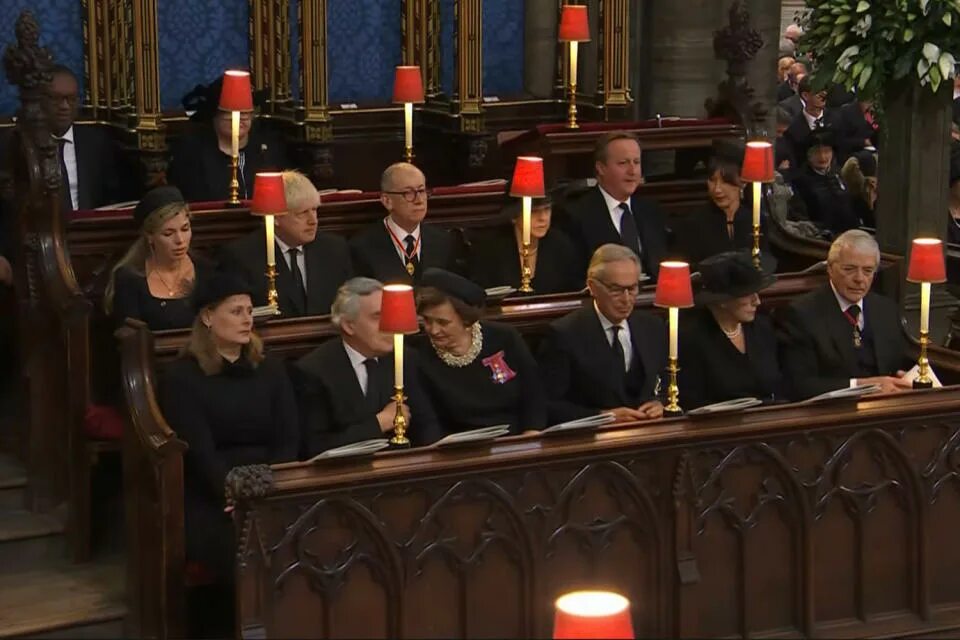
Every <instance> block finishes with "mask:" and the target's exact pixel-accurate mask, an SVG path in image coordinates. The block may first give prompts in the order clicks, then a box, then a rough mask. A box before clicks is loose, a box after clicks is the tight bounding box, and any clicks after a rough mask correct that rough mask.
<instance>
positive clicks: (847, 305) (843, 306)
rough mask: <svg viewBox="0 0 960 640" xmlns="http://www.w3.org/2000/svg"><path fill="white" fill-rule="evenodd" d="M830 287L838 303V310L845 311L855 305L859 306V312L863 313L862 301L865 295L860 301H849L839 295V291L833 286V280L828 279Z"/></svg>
mask: <svg viewBox="0 0 960 640" xmlns="http://www.w3.org/2000/svg"><path fill="white" fill-rule="evenodd" d="M830 289H831V290H832V291H833V295H834V296H835V297H836V298H837V304H839V305H840V311H846V310H847V309H849V308H850V307H852V306H853V305H857V306H859V307H860V313H863V301H864V300H866V296H864V297H863V298H861V299H860V302H851V301H850V300H847V299H846V298H844V297H843V296H842V295H840V292H839V291H837V288H836V287H835V286H833V281H830Z"/></svg>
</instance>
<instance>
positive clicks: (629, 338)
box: [539, 244, 667, 422]
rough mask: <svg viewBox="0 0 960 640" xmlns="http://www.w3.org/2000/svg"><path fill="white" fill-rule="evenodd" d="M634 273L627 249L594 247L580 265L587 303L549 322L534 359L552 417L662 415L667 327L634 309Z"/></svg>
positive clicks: (641, 417) (636, 288)
mask: <svg viewBox="0 0 960 640" xmlns="http://www.w3.org/2000/svg"><path fill="white" fill-rule="evenodd" d="M639 278H640V263H639V260H638V259H637V256H636V254H635V253H634V252H633V251H631V250H630V249H628V248H627V247H624V246H621V245H618V244H605V245H603V246H601V247H600V248H598V249H597V250H596V251H595V252H594V254H593V257H592V259H591V260H590V267H589V269H588V271H587V287H589V289H590V295H591V296H592V297H593V304H591V305H590V306H587V307H584V308H582V309H580V310H578V311H574V312H573V313H571V314H569V315H567V316H565V317H563V318H561V319H559V320H556V321H554V322H553V323H551V324H550V327H549V329H548V331H547V334H546V336H545V337H544V339H543V342H542V343H541V349H540V354H539V355H540V357H539V361H540V370H541V374H542V375H543V380H544V387H545V388H546V391H547V411H548V413H549V416H550V420H551V421H552V422H564V421H567V420H573V419H576V418H583V417H586V416H589V415H594V414H597V413H600V412H610V413H613V414H614V415H615V416H616V417H617V419H618V420H620V421H629V420H649V419H654V418H660V417H662V416H663V405H662V404H661V403H660V400H659V399H658V397H657V396H658V394H659V386H660V373H661V371H663V369H664V368H666V366H667V332H666V328H665V326H664V323H663V321H662V320H660V319H659V318H657V317H655V316H652V315H649V314H647V313H644V312H642V311H637V310H635V309H634V305H635V303H636V300H637V293H638V292H639V289H640V283H639Z"/></svg>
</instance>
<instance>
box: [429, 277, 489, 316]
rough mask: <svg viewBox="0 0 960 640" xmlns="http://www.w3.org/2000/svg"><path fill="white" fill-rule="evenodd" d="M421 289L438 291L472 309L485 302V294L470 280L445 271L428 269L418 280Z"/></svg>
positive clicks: (481, 288)
mask: <svg viewBox="0 0 960 640" xmlns="http://www.w3.org/2000/svg"><path fill="white" fill-rule="evenodd" d="M420 286H421V287H433V288H434V289H439V290H440V291H442V292H444V293H445V294H447V295H448V296H451V297H453V298H458V299H459V300H461V301H463V302H465V303H467V304H468V305H470V306H472V307H482V306H483V304H484V302H486V300H487V292H486V291H484V290H483V287H481V286H480V285H478V284H477V283H476V282H473V281H472V280H467V279H466V278H464V277H463V276H461V275H457V274H456V273H453V272H452V271H447V270H446V269H438V268H436V267H430V268H429V269H427V270H426V271H424V272H423V277H422V278H420Z"/></svg>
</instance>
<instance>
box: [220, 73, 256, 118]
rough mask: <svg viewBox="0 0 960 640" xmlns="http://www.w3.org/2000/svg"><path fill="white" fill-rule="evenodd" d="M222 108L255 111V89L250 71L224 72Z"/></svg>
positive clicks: (221, 95) (221, 97)
mask: <svg viewBox="0 0 960 640" xmlns="http://www.w3.org/2000/svg"><path fill="white" fill-rule="evenodd" d="M220 108H221V109H223V110H224V111H253V91H252V90H251V89H250V72H249V71H232V70H231V71H227V72H225V73H224V74H223V88H222V89H221V90H220Z"/></svg>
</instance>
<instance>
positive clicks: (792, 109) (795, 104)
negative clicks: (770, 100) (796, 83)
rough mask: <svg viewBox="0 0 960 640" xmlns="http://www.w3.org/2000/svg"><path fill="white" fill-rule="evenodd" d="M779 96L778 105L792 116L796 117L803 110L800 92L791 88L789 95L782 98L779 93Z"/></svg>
mask: <svg viewBox="0 0 960 640" xmlns="http://www.w3.org/2000/svg"><path fill="white" fill-rule="evenodd" d="M780 86H781V87H782V86H783V85H780ZM777 97H778V101H777V106H778V107H780V108H782V109H783V110H784V111H786V112H787V113H789V114H790V117H791V118H796V117H797V116H798V115H800V112H801V111H803V99H801V98H800V94H798V93H794V92H793V89H791V90H790V94H789V95H786V96H785V97H783V98H780V97H779V95H778V96H777Z"/></svg>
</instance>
